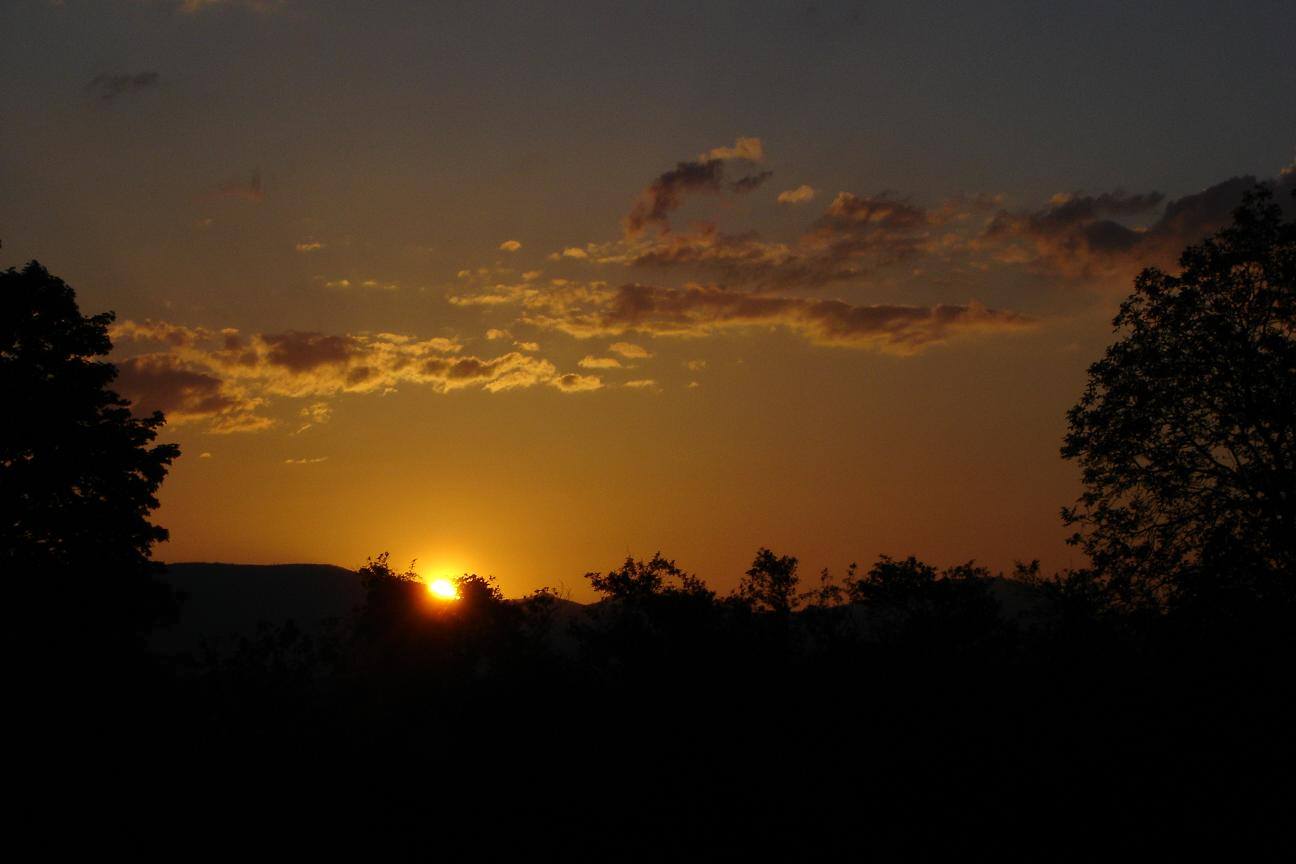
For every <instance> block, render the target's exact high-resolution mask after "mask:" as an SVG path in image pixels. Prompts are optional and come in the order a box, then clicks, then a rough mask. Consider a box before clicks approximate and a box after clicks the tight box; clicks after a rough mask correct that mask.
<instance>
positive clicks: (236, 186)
mask: <svg viewBox="0 0 1296 864" xmlns="http://www.w3.org/2000/svg"><path fill="white" fill-rule="evenodd" d="M216 194H217V195H221V196H224V197H226V198H242V199H243V200H244V201H260V200H261V199H262V198H264V197H265V190H264V189H263V188H262V186H261V169H260V168H256V169H253V171H252V173H251V175H249V177H248V179H247V180H246V181H244V180H227V181H226V182H224V183H222V184H220V185H219V186H217V187H216Z"/></svg>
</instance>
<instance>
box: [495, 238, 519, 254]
mask: <svg viewBox="0 0 1296 864" xmlns="http://www.w3.org/2000/svg"><path fill="white" fill-rule="evenodd" d="M499 248H500V251H501V252H516V251H518V250H519V249H521V248H522V244H521V243H520V242H519V241H517V240H505V241H504V242H503V243H501V244H499Z"/></svg>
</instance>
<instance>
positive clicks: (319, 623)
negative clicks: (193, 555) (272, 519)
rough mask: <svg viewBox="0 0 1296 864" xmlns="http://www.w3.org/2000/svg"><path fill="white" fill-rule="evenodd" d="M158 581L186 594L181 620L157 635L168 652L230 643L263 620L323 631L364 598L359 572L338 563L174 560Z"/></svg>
mask: <svg viewBox="0 0 1296 864" xmlns="http://www.w3.org/2000/svg"><path fill="white" fill-rule="evenodd" d="M158 579H159V580H160V581H162V582H163V583H164V584H166V585H168V586H169V587H170V588H171V589H172V590H173V591H175V592H176V594H177V595H178V596H179V598H180V604H179V611H178V614H177V615H176V617H175V620H174V621H173V622H171V623H169V624H168V625H167V626H164V627H159V628H157V629H156V630H155V631H154V632H153V634H152V637H151V644H152V645H153V647H154V648H155V649H156V650H159V651H163V652H172V651H192V650H196V649H198V648H199V647H200V646H201V645H202V644H203V643H204V642H206V643H209V644H210V645H211V646H212V647H213V648H219V647H220V646H225V647H229V646H230V645H232V644H233V643H235V642H236V641H237V640H238V638H240V637H244V638H247V637H251V636H253V635H255V634H256V632H257V628H258V627H259V626H260V625H263V624H268V625H281V624H284V623H285V622H288V621H292V622H293V623H294V624H296V625H297V626H298V627H300V628H302V629H303V630H305V631H307V632H319V631H320V629H321V628H322V627H323V626H325V624H326V623H327V622H328V621H330V620H340V619H342V618H345V617H346V616H347V615H349V614H350V613H351V611H352V610H353V609H354V608H355V607H356V606H357V605H359V603H360V602H361V600H362V599H363V598H364V592H363V590H362V589H361V586H360V577H359V575H358V574H357V573H356V572H355V571H354V570H348V569H346V568H345V567H337V566H334V565H332V564H220V563H212V562H185V563H173V564H166V565H164V569H162V570H161V571H160V572H159V573H158Z"/></svg>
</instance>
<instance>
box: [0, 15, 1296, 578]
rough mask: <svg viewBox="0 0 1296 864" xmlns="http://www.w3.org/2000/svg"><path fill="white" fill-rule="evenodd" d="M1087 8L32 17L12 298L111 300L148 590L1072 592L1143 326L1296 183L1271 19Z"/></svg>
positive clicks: (2, 227) (18, 80)
mask: <svg viewBox="0 0 1296 864" xmlns="http://www.w3.org/2000/svg"><path fill="white" fill-rule="evenodd" d="M1099 6H1100V7H1101V8H1099V9H1097V11H1096V13H1095V12H1094V10H1093V8H1092V4H1085V8H1086V9H1089V10H1090V13H1091V14H1089V15H1088V17H1085V18H1084V19H1083V20H1084V22H1085V23H1084V26H1080V24H1078V23H1077V22H1078V21H1080V18H1078V17H1076V16H1079V14H1080V12H1081V11H1082V10H1080V9H1079V8H1078V7H1077V9H1076V10H1074V12H1072V11H1067V12H1061V13H1058V14H1057V15H1054V16H1052V17H1048V18H1044V17H1040V16H1039V15H1038V13H1037V12H1035V11H1033V8H1034V7H1033V6H1031V7H1021V6H1015V5H1012V4H1002V5H1001V4H990V5H987V6H985V7H979V8H980V11H979V12H978V13H976V14H973V13H971V12H970V11H968V10H965V9H959V8H958V7H949V8H945V9H944V10H943V11H942V12H940V13H939V14H937V12H936V11H935V7H933V8H932V9H929V8H927V7H923V8H921V9H915V8H913V7H914V4H896V6H894V7H886V6H885V5H883V6H880V7H879V8H877V9H873V8H870V9H869V10H868V11H860V10H859V9H857V8H856V7H854V6H847V5H842V6H838V5H835V4H831V3H828V4H818V5H814V6H793V5H791V4H760V3H756V4H742V5H741V6H732V7H730V6H725V5H717V6H715V7H713V8H708V9H704V10H699V9H696V8H694V5H693V4H690V5H689V6H688V7H684V6H680V7H673V6H663V7H662V8H661V9H658V10H657V11H656V13H655V14H653V15H648V14H647V13H645V12H643V11H616V10H608V9H606V8H604V7H602V6H601V5H590V6H581V7H580V8H578V7H577V6H575V5H573V6H572V7H570V8H564V9H563V11H562V13H561V14H559V13H556V12H554V11H553V10H550V11H549V12H547V13H546V12H542V11H538V10H535V9H524V10H519V9H517V8H516V7H515V6H513V5H508V4H505V5H498V6H497V5H495V4H490V3H481V4H470V5H466V6H455V5H454V4H429V5H420V4H409V3H399V2H391V3H374V4H343V3H330V2H306V0H302V2H232V0H205V2H193V0H188V2H169V0H154V2H148V0H106V2H102V3H89V2H83V3H77V2H74V0H67V2H65V3H49V2H35V0H33V2H17V3H15V4H11V5H6V8H5V9H4V10H3V11H0V31H3V32H8V33H22V34H24V37H25V38H24V39H22V40H20V44H17V45H15V46H14V48H13V50H9V51H6V53H5V55H4V57H3V58H0V73H2V74H3V76H4V80H5V81H6V82H9V83H10V85H11V86H10V87H7V88H6V89H7V90H8V92H9V94H10V95H11V96H12V98H11V99H9V98H8V97H7V100H8V101H9V104H8V105H7V106H6V109H5V117H4V126H5V134H4V135H3V136H0V237H2V238H3V248H0V266H13V265H16V264H20V263H22V262H24V261H26V260H28V259H31V258H35V259H38V260H40V261H41V262H42V263H43V264H45V265H46V266H47V267H48V268H49V269H50V270H51V272H53V273H55V274H57V275H59V276H62V277H63V278H65V279H67V281H68V282H69V283H70V284H72V285H73V287H74V288H76V289H77V291H78V296H79V297H80V300H81V305H82V309H83V311H85V312H87V313H89V312H97V311H101V310H102V309H113V310H115V311H116V313H117V315H118V321H117V324H116V325H115V327H114V331H113V336H114V341H115V343H116V346H117V347H116V352H115V355H114V359H115V361H116V362H118V363H119V365H120V368H121V378H120V381H119V384H120V389H121V390H122V392H124V393H125V394H127V395H129V396H130V397H131V398H132V399H134V400H136V402H137V405H138V406H139V407H140V408H141V409H142V410H152V409H155V408H156V409H161V410H163V411H165V412H166V414H167V416H168V418H169V422H168V424H167V426H166V427H165V428H164V430H163V436H162V437H163V438H164V439H165V440H171V441H176V442H178V443H179V444H180V445H181V447H182V449H183V456H182V457H181V458H180V460H178V461H177V462H176V464H175V465H174V467H173V469H172V472H171V475H170V477H169V479H168V480H167V482H166V484H165V485H164V487H163V491H162V502H163V506H162V508H161V510H160V511H159V513H158V521H159V522H160V523H161V524H163V525H164V526H166V527H167V528H169V529H170V531H171V540H170V542H169V543H167V544H164V545H162V546H161V547H160V548H159V549H158V550H157V555H158V557H159V558H161V559H164V560H170V561H183V560H221V561H238V562H262V563H271V562H290V561H319V562H330V563H338V564H343V565H348V566H354V565H357V564H359V563H361V562H362V561H363V560H364V558H365V557H366V556H367V555H371V554H376V553H378V552H380V551H383V550H390V551H391V553H392V556H393V559H395V560H400V561H406V560H409V559H412V558H417V559H418V565H417V569H418V570H419V571H420V572H421V573H424V574H426V575H434V576H440V575H445V574H447V573H460V572H464V571H474V572H477V573H481V574H493V575H495V576H497V577H498V579H499V581H500V584H501V586H502V587H503V589H504V591H505V593H507V594H510V595H515V594H520V593H523V592H525V591H529V590H532V589H534V588H536V587H539V586H541V585H549V586H553V587H558V588H567V589H570V590H571V592H572V595H573V596H574V597H575V598H577V599H585V598H586V597H587V594H588V592H587V591H586V589H585V587H584V582H583V579H582V574H583V573H584V572H586V571H587V570H594V569H599V570H603V569H606V568H608V567H610V566H612V565H614V564H615V563H617V562H618V561H619V560H620V559H622V558H624V556H625V555H627V554H634V555H636V556H649V555H651V554H652V553H653V552H654V551H657V550H659V549H660V550H661V551H662V552H663V553H665V554H666V555H667V556H669V557H674V558H676V559H677V560H678V562H679V564H680V565H681V566H684V567H685V568H687V569H689V570H692V571H696V572H697V573H698V574H699V575H701V576H703V577H704V578H706V579H708V581H710V582H711V583H712V584H713V585H714V586H716V587H719V588H721V589H726V588H728V587H731V586H732V585H733V584H735V583H736V581H737V579H738V577H739V575H740V574H741V572H742V571H743V570H744V569H745V567H746V566H747V565H748V564H749V563H750V560H751V558H752V556H753V554H754V552H755V551H756V549H757V547H759V546H762V545H766V546H770V547H772V548H774V549H775V551H777V552H779V553H784V554H796V555H798V556H800V558H801V559H802V562H803V565H802V566H803V575H804V576H813V573H814V572H816V571H817V570H818V569H819V568H821V567H824V566H829V567H832V568H834V569H838V570H840V569H841V568H843V567H844V566H845V565H846V564H847V563H849V562H850V561H856V560H857V561H860V562H862V563H867V562H869V561H871V560H872V559H873V558H874V557H875V556H876V555H877V554H879V553H888V554H892V555H907V554H911V553H912V554H916V555H919V556H920V557H924V558H926V559H928V560H931V561H933V562H934V563H937V564H940V565H947V564H953V563H956V562H961V561H965V560H967V559H972V558H975V559H977V560H979V561H981V562H983V563H986V564H988V565H990V566H992V567H995V568H1006V567H1008V566H1010V565H1011V562H1012V561H1013V560H1014V559H1027V560H1029V559H1031V558H1037V557H1038V558H1041V559H1043V560H1044V563H1045V566H1046V567H1047V568H1056V567H1064V566H1068V565H1070V564H1078V563H1080V562H1079V561H1077V560H1076V558H1075V553H1073V552H1072V551H1071V550H1069V548H1068V547H1066V546H1065V545H1064V544H1063V542H1062V541H1063V536H1064V532H1063V530H1062V527H1061V525H1060V522H1059V519H1058V509H1059V508H1060V507H1061V506H1062V505H1064V504H1067V503H1069V502H1070V501H1071V500H1072V499H1073V498H1074V496H1075V494H1076V492H1077V491H1078V485H1077V478H1076V474H1075V471H1074V470H1073V469H1072V467H1071V466H1069V465H1067V464H1065V463H1064V462H1062V460H1061V459H1060V458H1059V456H1058V446H1059V444H1060V440H1061V436H1062V433H1063V430H1064V428H1065V412H1066V409H1067V408H1068V407H1069V406H1070V405H1071V404H1073V403H1074V401H1075V399H1076V398H1077V396H1078V395H1079V393H1080V390H1081V388H1082V386H1083V382H1084V370H1085V368H1086V366H1087V365H1088V364H1089V363H1090V362H1092V361H1093V360H1095V359H1097V357H1098V356H1099V355H1100V353H1101V351H1102V348H1103V347H1104V346H1105V345H1106V344H1107V342H1108V341H1110V338H1111V332H1110V326H1109V323H1108V322H1109V320H1110V318H1111V316H1112V314H1113V313H1114V311H1115V307H1116V304H1117V303H1118V302H1119V299H1120V297H1121V296H1122V295H1123V294H1124V293H1125V292H1127V291H1128V290H1129V287H1130V284H1131V279H1132V278H1133V276H1134V274H1135V273H1137V271H1138V270H1139V268H1140V267H1142V266H1144V265H1146V264H1160V265H1166V266H1168V265H1170V264H1172V263H1173V261H1174V258H1175V256H1176V255H1177V253H1178V252H1179V251H1180V250H1181V249H1182V248H1183V246H1184V245H1186V244H1187V243H1190V242H1195V241H1197V240H1199V239H1200V238H1201V236H1203V235H1204V234H1206V233H1208V232H1209V231H1211V230H1213V229H1214V228H1215V227H1217V226H1218V225H1220V224H1222V222H1223V221H1225V220H1226V218H1227V214H1228V212H1229V210H1230V208H1231V207H1232V206H1234V205H1235V204H1236V203H1237V202H1238V200H1239V198H1240V195H1241V191H1242V190H1243V189H1245V188H1247V186H1249V185H1250V184H1251V183H1253V182H1255V180H1256V179H1257V178H1259V179H1261V180H1264V181H1266V182H1271V183H1274V184H1277V185H1279V186H1281V187H1283V188H1284V189H1289V188H1291V187H1292V186H1293V185H1294V184H1296V173H1293V172H1292V171H1291V169H1290V168H1288V169H1286V170H1285V171H1284V169H1283V166H1284V165H1290V164H1291V157H1292V152H1293V150H1292V148H1293V145H1296V119H1294V118H1293V114H1292V112H1291V111H1290V104H1287V101H1288V100H1289V98H1290V93H1291V92H1293V85H1296V68H1294V67H1296V64H1294V63H1293V61H1292V58H1291V56H1290V52H1289V49H1290V44H1291V41H1290V38H1288V37H1291V36H1292V35H1293V14H1292V12H1291V10H1290V9H1289V8H1282V7H1281V6H1274V5H1261V4H1257V5H1256V6H1255V7H1254V9H1249V10H1246V11H1244V12H1243V13H1241V14H1235V13H1230V14H1229V15H1226V16H1224V17H1222V18H1221V17H1220V16H1221V15H1222V14H1223V13H1222V12H1216V11H1213V7H1211V6H1209V5H1208V6H1204V7H1203V8H1202V9H1201V10H1199V11H1200V12H1201V15H1200V16H1197V17H1196V18H1193V20H1192V22H1191V23H1184V22H1183V21H1179V20H1177V19H1176V22H1175V23H1174V24H1173V25H1171V24H1168V23H1165V22H1161V24H1160V29H1158V28H1157V19H1156V16H1155V15H1153V14H1152V12H1151V11H1146V10H1135V11H1131V10H1129V9H1126V8H1125V4H1119V5H1113V6H1112V7H1111V8H1107V7H1106V6H1104V5H1103V4H1099ZM361 7H363V8H361ZM430 7H435V8H430ZM1140 16H1152V17H1151V19H1149V20H1143V19H1142V18H1141V17H1140ZM1186 17H1190V18H1192V17H1193V16H1186ZM1199 19H1200V20H1199ZM1139 28H1143V29H1141V30H1140V29H1139ZM1133 32H1140V33H1142V34H1143V37H1144V38H1143V41H1142V42H1141V43H1140V44H1139V46H1138V48H1139V50H1138V51H1133V50H1131V45H1132V43H1131V39H1132V36H1131V35H1130V34H1131V33H1133ZM1284 34H1285V35H1284ZM1212 45H1214V46H1216V47H1218V46H1220V45H1223V46H1225V47H1226V48H1227V49H1228V50H1227V51H1216V52H1215V53H1211V52H1210V51H1208V50H1206V49H1207V48H1208V47H1210V46H1212ZM1243 47H1245V48H1246V51H1245V52H1243V51H1242V48H1243ZM1188 49H1200V50H1198V51H1197V54H1196V55H1195V56H1198V57H1199V60H1198V61H1197V62H1195V63H1194V64H1192V65H1191V66H1190V67H1188V68H1184V65H1183V63H1182V61H1179V60H1176V58H1179V57H1182V56H1183V54H1184V52H1185V51H1186V50H1188ZM1172 62H1178V63H1179V64H1180V65H1179V66H1177V67H1176V73H1175V75H1174V76H1167V75H1166V74H1164V70H1165V69H1166V68H1168V67H1167V65H1166V64H1169V63H1172ZM1256 81H1264V82H1265V85H1264V86H1263V87H1261V86H1259V85H1253V83H1252V82H1256ZM1185 106H1191V108H1192V111H1191V112H1188V111H1186V110H1185ZM1242 123H1245V126H1240V125H1239V124H1242ZM1240 128H1242V129H1245V134H1243V133H1242V132H1240V131H1239V129H1240Z"/></svg>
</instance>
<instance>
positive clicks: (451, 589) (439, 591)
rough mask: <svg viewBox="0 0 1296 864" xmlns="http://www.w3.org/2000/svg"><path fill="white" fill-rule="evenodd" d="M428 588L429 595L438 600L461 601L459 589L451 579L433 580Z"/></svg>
mask: <svg viewBox="0 0 1296 864" xmlns="http://www.w3.org/2000/svg"><path fill="white" fill-rule="evenodd" d="M427 587H428V593H429V594H431V595H432V596H433V597H435V598H437V599H438V600H458V599H459V589H458V588H456V587H455V584H454V583H453V582H451V581H450V580H449V579H433V580H432V581H431V582H429V583H428V586H427Z"/></svg>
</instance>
